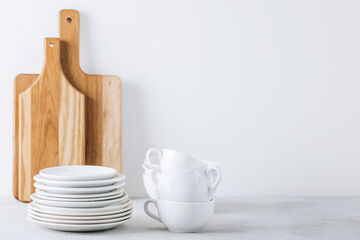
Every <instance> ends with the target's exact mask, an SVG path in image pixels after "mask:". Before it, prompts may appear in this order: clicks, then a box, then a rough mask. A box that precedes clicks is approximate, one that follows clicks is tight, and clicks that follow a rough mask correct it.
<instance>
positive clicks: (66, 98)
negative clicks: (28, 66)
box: [19, 38, 85, 201]
mask: <svg viewBox="0 0 360 240" xmlns="http://www.w3.org/2000/svg"><path fill="white" fill-rule="evenodd" d="M84 163H85V96H84V94H82V93H81V92H79V91H78V90H76V89H75V88H74V87H73V86H72V85H71V84H70V83H69V82H68V80H67V79H66V77H65V74H64V73H63V71H62V68H61V62H60V40H59V39H58V38H47V39H45V63H44V67H43V70H42V73H41V74H40V76H39V77H38V79H37V80H36V81H35V83H34V84H33V85H31V87H30V88H28V89H27V90H25V91H24V92H22V93H21V94H20V95H19V200H21V201H30V200H31V199H30V195H31V193H32V192H34V186H33V182H34V181H33V176H34V175H36V174H37V173H38V172H39V170H41V169H43V168H47V167H54V166H59V165H72V164H84Z"/></svg>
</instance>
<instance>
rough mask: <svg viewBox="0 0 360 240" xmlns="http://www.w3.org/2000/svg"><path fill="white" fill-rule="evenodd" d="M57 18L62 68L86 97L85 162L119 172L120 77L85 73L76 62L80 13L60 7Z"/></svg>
mask: <svg viewBox="0 0 360 240" xmlns="http://www.w3.org/2000/svg"><path fill="white" fill-rule="evenodd" d="M59 21H60V39H61V65H62V68H63V71H64V73H65V75H66V77H67V79H69V81H70V83H71V84H72V85H73V86H75V87H76V88H77V89H79V90H80V91H81V92H82V93H84V94H85V96H86V107H85V109H86V114H85V115H86V137H85V139H86V164H89V165H99V166H107V167H113V168H115V169H117V170H118V171H119V172H121V171H122V169H121V157H122V139H121V131H122V129H121V80H120V78H119V77H118V76H112V75H89V74H86V73H84V72H83V71H82V70H81V68H80V63H79V32H80V31H79V30H80V25H79V24H80V18H79V12H78V11H76V10H61V11H60V19H59Z"/></svg>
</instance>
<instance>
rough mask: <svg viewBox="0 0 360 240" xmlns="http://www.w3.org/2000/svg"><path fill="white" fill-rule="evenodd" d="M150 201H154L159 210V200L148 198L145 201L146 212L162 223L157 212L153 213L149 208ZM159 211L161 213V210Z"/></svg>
mask: <svg viewBox="0 0 360 240" xmlns="http://www.w3.org/2000/svg"><path fill="white" fill-rule="evenodd" d="M150 203H153V204H154V205H155V207H156V209H157V210H158V206H157V201H156V200H154V199H149V200H146V201H145V203H144V210H145V213H146V214H147V215H148V216H149V217H152V218H153V219H155V220H158V221H159V222H161V223H162V221H161V219H160V217H158V216H156V215H155V214H153V213H152V212H150V210H149V204H150ZM158 213H159V210H158Z"/></svg>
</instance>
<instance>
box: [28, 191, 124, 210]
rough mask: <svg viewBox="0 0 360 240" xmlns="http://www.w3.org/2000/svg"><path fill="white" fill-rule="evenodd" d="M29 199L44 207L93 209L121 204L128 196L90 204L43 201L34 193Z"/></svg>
mask: <svg viewBox="0 0 360 240" xmlns="http://www.w3.org/2000/svg"><path fill="white" fill-rule="evenodd" d="M30 198H31V199H32V200H33V201H34V203H38V204H42V205H45V206H52V207H63V208H95V207H106V206H109V205H112V204H115V203H121V202H123V201H125V200H127V199H128V195H127V194H126V193H124V194H123V195H122V196H121V197H119V198H115V199H111V200H103V201H91V202H65V201H52V200H44V199H41V198H39V197H37V196H36V193H33V194H32V195H31V196H30Z"/></svg>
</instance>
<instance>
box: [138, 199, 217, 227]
mask: <svg viewBox="0 0 360 240" xmlns="http://www.w3.org/2000/svg"><path fill="white" fill-rule="evenodd" d="M150 203H153V204H155V206H156V208H157V211H158V216H157V215H155V214H153V213H151V212H150V210H149V204H150ZM144 210H145V212H146V214H147V215H149V216H150V217H152V218H154V219H156V220H158V221H159V222H161V223H164V224H165V226H166V227H167V228H168V229H169V230H170V231H172V232H199V231H201V230H202V229H203V228H205V226H206V225H207V224H208V223H209V221H210V219H211V216H212V215H213V213H214V200H212V201H208V202H196V203H194V202H170V201H164V200H153V199H150V200H147V201H146V202H145V203H144Z"/></svg>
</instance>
